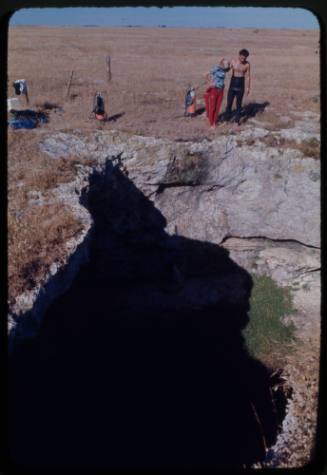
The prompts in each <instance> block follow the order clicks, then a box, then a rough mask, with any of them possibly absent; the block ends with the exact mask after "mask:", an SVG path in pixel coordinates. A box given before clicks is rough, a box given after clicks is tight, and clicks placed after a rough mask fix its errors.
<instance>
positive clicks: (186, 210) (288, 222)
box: [9, 121, 320, 466]
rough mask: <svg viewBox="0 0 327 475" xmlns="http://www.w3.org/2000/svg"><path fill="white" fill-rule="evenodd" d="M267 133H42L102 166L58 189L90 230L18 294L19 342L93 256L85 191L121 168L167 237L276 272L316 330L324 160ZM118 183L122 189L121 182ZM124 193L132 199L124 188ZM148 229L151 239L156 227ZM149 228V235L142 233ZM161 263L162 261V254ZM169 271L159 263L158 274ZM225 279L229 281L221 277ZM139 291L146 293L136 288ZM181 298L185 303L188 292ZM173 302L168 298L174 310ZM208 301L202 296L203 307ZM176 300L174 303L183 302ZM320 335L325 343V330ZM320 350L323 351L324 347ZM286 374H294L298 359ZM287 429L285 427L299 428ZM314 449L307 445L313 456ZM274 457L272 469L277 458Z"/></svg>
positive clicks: (288, 135) (301, 316)
mask: <svg viewBox="0 0 327 475" xmlns="http://www.w3.org/2000/svg"><path fill="white" fill-rule="evenodd" d="M302 122H303V121H302ZM300 126H301V127H303V123H300V125H299V127H298V128H297V129H296V130H295V132H294V131H293V132H292V129H289V130H288V129H284V130H282V131H278V132H270V134H272V135H273V136H275V137H276V140H277V142H276V143H279V142H278V140H279V139H280V137H282V138H284V139H289V140H294V142H299V140H300V139H299V137H300V135H298V133H300V132H301V130H300V129H301V127H300ZM299 131H300V132H299ZM302 132H303V131H302ZM267 133H268V132H267V131H266V130H265V129H262V128H259V127H252V128H247V129H246V130H244V131H243V132H241V133H239V134H238V135H229V136H221V137H220V138H217V139H216V140H213V141H211V142H210V141H207V140H204V141H202V142H199V143H195V142H171V141H168V140H164V139H155V138H149V137H138V136H130V135H128V134H123V133H119V134H118V133H117V132H115V131H110V132H103V131H98V132H96V133H92V134H91V133H90V134H87V133H85V132H84V131H83V132H82V131H79V130H76V131H74V133H64V132H60V133H56V134H52V135H48V136H44V137H43V138H42V140H41V142H40V149H41V150H42V151H43V152H44V153H46V154H48V156H50V157H52V158H53V160H56V159H57V158H60V157H67V158H69V157H70V156H72V155H73V156H80V157H82V158H87V159H91V160H93V161H94V163H95V164H94V165H93V166H92V167H90V166H83V165H81V166H80V169H79V172H78V176H77V177H76V179H75V181H74V182H73V183H71V184H69V185H64V186H63V185H62V186H61V187H58V188H57V189H56V190H55V198H54V199H55V200H57V201H58V202H62V203H65V204H68V205H69V206H70V207H71V208H72V209H74V212H75V214H76V215H78V216H79V217H80V219H81V221H82V222H83V231H82V233H81V234H80V235H79V236H78V237H77V238H76V240H75V241H74V243H68V244H67V246H68V247H69V246H70V247H69V249H68V252H67V256H68V258H67V265H66V266H63V267H62V268H60V269H59V268H53V269H52V272H50V274H49V275H48V276H46V278H45V280H44V285H43V286H39V287H38V288H36V289H34V290H33V291H32V292H31V291H30V292H26V293H24V294H23V295H21V296H18V297H17V299H16V302H15V304H14V305H13V306H12V307H11V308H10V319H9V323H10V328H9V330H10V332H11V335H12V340H13V341H14V340H15V338H16V337H19V336H20V337H22V338H23V337H24V336H27V335H30V334H33V332H34V333H35V332H36V331H37V324H38V322H39V321H40V318H41V317H42V314H43V313H44V311H45V309H46V307H47V306H48V305H49V303H50V302H51V301H53V299H55V298H56V297H57V296H58V295H60V294H62V293H63V292H64V291H65V290H66V289H67V288H68V287H69V286H70V285H71V283H72V281H73V279H74V276H75V275H76V274H77V272H78V269H79V267H80V265H81V264H82V263H83V262H85V261H86V260H87V255H88V250H89V242H90V236H91V234H90V233H92V232H93V220H92V218H91V217H90V214H89V212H88V211H87V209H86V208H85V206H84V204H85V196H86V195H87V194H88V189H89V188H90V182H92V180H93V179H94V177H96V176H98V177H101V176H102V177H103V176H107V177H108V176H109V178H110V174H112V171H113V170H115V169H116V170H117V169H119V170H121V173H122V176H126V177H128V180H130V182H132V183H133V184H134V186H135V187H136V189H138V190H139V191H140V192H141V194H143V195H144V196H145V197H147V198H148V199H150V200H151V201H152V203H153V205H154V207H155V208H156V209H157V210H159V211H160V213H161V214H162V216H164V218H165V220H166V222H165V223H164V225H165V232H166V233H167V235H169V236H171V237H172V238H173V237H174V236H175V238H176V239H180V238H181V237H182V238H183V239H184V238H188V239H192V240H197V241H199V242H203V243H208V242H209V243H213V244H216V245H220V246H222V247H224V248H225V249H226V250H228V251H229V253H230V254H229V255H230V257H231V258H232V259H233V260H234V261H235V262H236V263H237V264H238V265H240V266H241V267H243V268H244V269H246V270H247V271H249V272H254V273H258V274H266V275H270V276H271V277H272V278H273V279H275V280H276V281H277V282H278V283H279V284H280V285H284V286H292V287H293V293H294V302H295V305H296V310H297V313H296V315H294V316H293V320H294V323H295V324H296V325H297V328H298V331H299V334H300V333H301V331H302V330H303V325H302V323H303V321H305V320H306V318H309V319H310V322H311V323H312V325H311V327H310V331H312V332H314V333H315V334H316V335H318V333H319V312H320V300H319V295H320V273H319V270H320V250H319V247H320V163H319V161H318V160H316V159H314V158H312V157H308V156H304V154H303V152H302V151H300V150H299V148H285V147H283V148H279V147H278V146H273V147H269V146H267V144H265V143H264V141H263V139H264V138H265V137H266V135H267ZM306 134H307V135H306V136H305V138H306V139H307V138H309V139H310V138H314V139H315V140H317V137H316V135H317V133H316V130H315V129H314V128H313V129H312V130H310V129H308V131H307V132H306ZM302 137H303V135H302ZM110 183H111V184H112V186H119V183H117V182H115V180H112V181H111V182H110ZM121 200H122V202H123V200H124V195H123V194H122V195H121ZM127 205H128V203H127ZM131 206H132V205H131ZM118 215H119V216H118ZM116 218H117V219H116ZM116 218H115V220H114V221H113V222H112V227H113V229H114V228H115V229H116V231H117V230H118V234H119V232H122V235H123V234H124V233H125V234H126V233H129V235H130V234H132V235H133V233H134V234H135V236H136V235H137V229H136V228H133V227H130V223H131V221H130V219H129V218H128V217H127V218H126V216H122V215H120V214H119V213H118V214H117V216H116ZM125 218H126V219H125ZM134 218H135V216H134ZM134 218H133V223H134V224H135V222H137V219H136V221H135V219H134ZM143 231H144V230H143ZM143 231H142V232H143ZM150 234H151V236H153V233H152V232H151V233H150ZM150 234H149V236H150ZM145 235H146V233H145V234H144V232H143V237H142V239H143V240H144V239H145ZM151 236H150V237H149V239H150V240H151V239H152V237H151ZM107 238H108V239H107ZM110 239H111V238H110V236H102V237H101V238H99V237H98V238H97V243H96V246H95V247H97V249H98V251H99V252H100V254H101V252H102V251H103V249H108V246H110V245H114V243H113V242H112V241H110ZM103 243H104V244H103ZM93 244H94V243H93ZM102 255H103V253H102ZM69 256H70V259H71V261H69ZM130 257H131V259H130V261H129V262H130V265H131V268H132V270H133V269H134V271H135V269H136V271H135V272H139V273H141V274H142V276H143V277H144V275H147V272H148V270H147V269H146V268H144V267H142V265H140V263H138V262H137V259H136V261H135V262H134V261H133V258H132V256H130ZM124 262H126V259H125V260H124ZM153 262H154V265H155V263H156V259H155V256H154V259H153ZM112 264H113V263H112V262H111V263H110V265H112ZM98 265H99V268H98V271H99V272H101V265H102V272H107V273H108V272H109V274H110V271H111V267H110V265H108V263H107V262H106V261H105V259H103V260H101V258H100V259H99V261H98ZM133 265H134V268H133ZM158 265H159V264H158ZM159 267H160V265H159ZM113 268H114V269H116V271H117V272H116V274H115V275H116V276H117V275H118V276H119V265H118V266H116V268H115V267H113ZM108 269H109V270H108ZM161 270H162V269H160V268H158V272H161ZM179 271H180V269H179V268H177V269H175V270H173V272H174V279H175V284H176V285H177V286H178V285H179V284H180V282H181V279H182V277H181V276H180V275H179ZM149 272H150V273H151V272H153V269H150V271H149ZM124 275H125V274H124ZM107 277H108V275H107ZM109 277H110V276H109ZM188 285H189V287H188V286H185V289H184V292H186V294H187V295H189V296H190V302H191V304H192V306H195V307H196V306H197V305H199V303H200V302H201V295H202V296H203V295H204V293H205V292H204V291H203V292H201V289H200V291H199V292H198V293H196V292H195V288H197V289H198V290H199V286H198V283H197V284H194V285H195V287H194V285H193V284H192V283H191V282H189V283H188ZM192 285H193V287H192ZM215 285H216V282H214V285H213V286H212V288H211V289H208V288H206V291H207V295H208V296H210V295H211V297H212V299H213V301H214V302H216V301H217V299H218V300H219V298H220V297H219V295H216V294H215V290H214V288H215ZM219 285H220V287H221V288H223V287H224V286H223V285H222V284H221V282H220V284H219ZM218 293H219V292H218ZM227 293H228V291H227ZM131 295H132V294H130V296H131ZM157 297H158V296H157V294H156V291H154V293H153V296H152V301H149V302H148V304H149V305H150V310H151V305H153V302H155V301H156V299H157ZM184 297H185V296H184ZM211 297H210V298H211ZM134 298H135V299H137V298H138V297H137V296H136V294H135V295H134ZM208 298H209V297H208ZM150 300H151V299H150ZM209 300H210V299H209ZM181 301H183V302H185V298H182V299H181ZM169 302H170V300H169V299H167V300H166V303H167V305H168V307H169ZM206 303H208V302H203V304H204V305H205V304H206ZM211 303H212V302H209V304H211ZM173 304H174V305H175V304H176V299H175V300H174V301H173ZM310 312H311V313H310ZM26 316H28V318H26ZM25 322H26V323H25ZM28 322H34V324H31V323H28ZM301 322H302V323H301ZM301 325H302V326H301ZM301 329H302V330H301ZM315 341H316V343H317V344H319V338H318V337H317V338H316V340H315ZM318 351H319V349H318V348H317V354H318ZM288 371H289V375H290V379H292V369H291V364H290V368H289V369H288ZM293 379H294V378H293ZM296 384H297V383H296V381H294V385H295V386H296ZM293 389H294V388H293ZM296 391H297V389H296V387H295V393H296ZM301 391H302V389H301V388H300V389H298V391H297V393H296V394H300V393H301ZM295 400H296V398H295ZM293 406H294V405H293ZM292 411H293V413H292ZM294 411H295V409H294V407H293V409H292V405H291V406H290V408H289V413H288V415H289V419H291V420H292V424H291V426H292V430H293V429H294V426H295V427H296V426H298V425H299V417H298V416H295V415H294V414H295V413H294ZM292 418H293V419H292ZM288 424H289V422H288ZM289 427H290V425H288V426H287V428H286V429H285V430H291V429H290V428H289ZM291 432H292V431H291ZM291 432H290V433H291ZM311 442H312V441H311ZM278 444H279V445H278ZM276 447H277V448H276V453H277V452H278V454H279V455H278V457H279V458H278V457H277V455H276V456H275V455H274V454H273V455H271V454H270V456H271V460H277V459H278V460H279V461H280V460H284V462H276V464H277V465H278V463H279V464H280V463H284V466H288V465H287V462H285V456H284V458H283V456H280V453H281V452H282V451H283V450H284V448H285V443H284V442H281V441H279V442H278V443H277V446H276ZM309 452H310V450H309V449H308V450H307V452H306V453H307V457H309V455H308V454H309ZM274 457H275V458H274ZM270 463H271V465H272V466H273V462H270Z"/></svg>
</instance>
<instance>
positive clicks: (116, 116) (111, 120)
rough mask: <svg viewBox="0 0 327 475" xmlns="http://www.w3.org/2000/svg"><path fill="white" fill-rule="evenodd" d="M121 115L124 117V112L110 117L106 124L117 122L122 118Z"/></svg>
mask: <svg viewBox="0 0 327 475" xmlns="http://www.w3.org/2000/svg"><path fill="white" fill-rule="evenodd" d="M123 115H125V112H121V113H120V114H114V115H111V116H110V117H108V118H107V119H106V122H117V120H118V119H120V118H121V117H123Z"/></svg>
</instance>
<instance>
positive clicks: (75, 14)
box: [10, 7, 319, 29]
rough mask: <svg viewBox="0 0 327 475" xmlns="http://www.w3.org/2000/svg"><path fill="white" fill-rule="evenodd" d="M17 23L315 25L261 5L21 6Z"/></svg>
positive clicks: (296, 11)
mask: <svg viewBox="0 0 327 475" xmlns="http://www.w3.org/2000/svg"><path fill="white" fill-rule="evenodd" d="M17 25H50V26H85V25H86V26H90V25H92V26H128V25H134V26H135V25H137V26H147V27H149V26H159V25H166V26H167V27H196V28H210V27H213V28H217V27H225V28H294V29H318V28H319V23H318V20H317V19H316V17H315V16H314V14H313V13H311V12H310V11H308V10H305V9H302V8H262V7H234V8H231V7H163V8H158V7H148V8H146V7H111V8H95V7H92V8H88V7H75V8H27V9H26V8H24V9H21V10H19V11H17V12H16V13H14V15H13V16H12V17H11V19H10V26H17Z"/></svg>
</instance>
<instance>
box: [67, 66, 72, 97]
mask: <svg viewBox="0 0 327 475" xmlns="http://www.w3.org/2000/svg"><path fill="white" fill-rule="evenodd" d="M73 74H74V70H73V69H72V70H71V73H70V78H69V82H68V85H67V92H66V99H67V98H68V94H69V89H70V85H71V83H72V79H73Z"/></svg>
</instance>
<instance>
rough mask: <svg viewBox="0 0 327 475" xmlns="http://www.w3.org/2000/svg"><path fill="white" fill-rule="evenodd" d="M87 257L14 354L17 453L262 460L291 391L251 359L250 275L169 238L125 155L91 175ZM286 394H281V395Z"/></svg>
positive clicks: (45, 457)
mask: <svg viewBox="0 0 327 475" xmlns="http://www.w3.org/2000/svg"><path fill="white" fill-rule="evenodd" d="M82 203H83V204H84V205H85V206H86V207H87V208H88V209H89V211H90V213H91V214H92V217H93V219H94V229H93V235H92V243H91V248H90V259H89V262H88V263H87V264H86V265H84V266H83V267H82V268H81V270H80V272H79V274H78V275H77V277H76V278H75V280H74V282H73V284H72V286H71V287H70V289H69V290H68V291H67V292H66V293H65V294H63V295H62V296H60V297H59V298H57V299H56V301H54V302H53V303H52V304H51V305H50V306H49V308H48V309H47V311H46V314H45V315H44V318H43V321H42V324H41V327H40V329H39V332H38V334H37V335H36V336H35V337H34V338H31V339H29V340H26V341H25V342H22V343H21V344H20V345H18V346H17V348H15V350H14V351H13V353H12V355H11V357H10V360H9V365H10V366H9V452H10V458H11V460H12V461H13V462H14V463H15V464H16V465H18V466H24V467H28V468H47V469H48V468H95V469H97V468H99V469H101V468H107V469H108V468H109V469H111V468H160V469H171V468H177V469H181V468H183V469H189V470H193V469H237V468H242V467H249V466H251V464H253V463H257V462H260V461H263V460H264V457H265V453H266V449H267V448H268V447H270V446H271V445H272V444H273V443H274V442H275V441H276V437H277V434H278V430H279V429H280V423H281V416H280V414H281V413H284V412H285V411H284V410H285V405H286V398H284V399H283V397H281V395H280V394H279V396H278V401H277V399H276V398H275V399H274V397H273V396H272V390H271V369H269V368H266V367H265V366H264V365H263V364H262V363H261V362H260V361H258V360H256V359H254V358H253V357H252V356H251V355H249V353H248V351H247V349H246V345H245V342H244V338H243V336H242V330H243V329H244V328H245V326H246V325H247V323H248V318H249V317H248V312H249V299H250V294H251V288H252V279H251V276H250V275H249V274H248V272H247V271H246V270H244V269H243V268H241V267H240V266H239V265H237V264H236V263H235V262H233V261H232V260H231V259H230V257H229V254H228V251H226V250H225V249H223V248H222V247H220V246H218V245H216V244H212V243H209V242H202V241H196V240H192V239H187V238H185V237H182V236H178V235H168V234H167V233H166V231H165V227H166V224H167V223H166V220H165V218H164V216H163V215H162V214H161V213H160V211H159V210H158V209H156V208H155V207H154V205H153V204H152V202H151V201H150V200H149V199H148V198H146V197H145V196H144V194H143V193H142V192H141V191H140V190H139V189H137V188H136V186H135V185H134V184H133V183H132V181H131V180H129V178H128V176H126V174H125V173H124V172H123V171H122V170H121V168H120V166H119V164H117V165H113V163H112V162H111V161H108V162H107V166H106V170H105V172H101V173H100V172H99V173H94V174H93V175H92V177H91V178H90V187H89V190H87V191H86V192H85V194H84V195H83V197H82ZM276 401H277V403H276Z"/></svg>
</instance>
